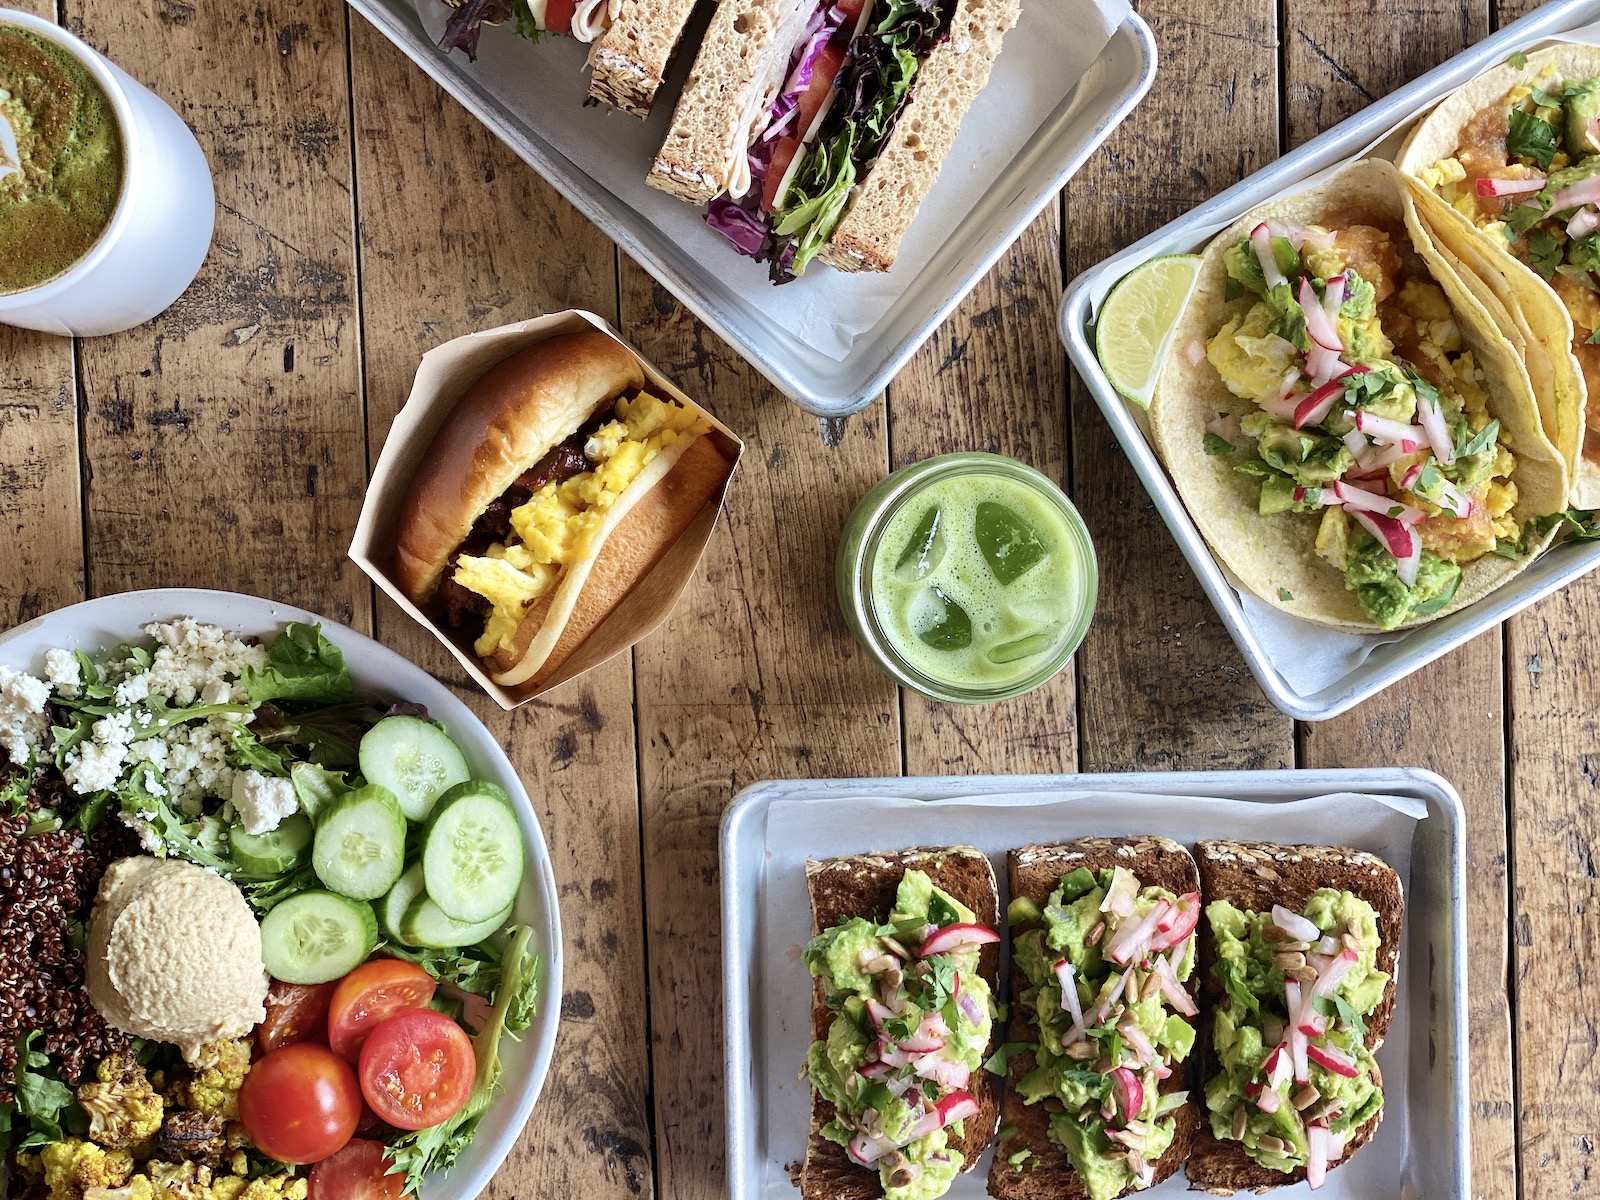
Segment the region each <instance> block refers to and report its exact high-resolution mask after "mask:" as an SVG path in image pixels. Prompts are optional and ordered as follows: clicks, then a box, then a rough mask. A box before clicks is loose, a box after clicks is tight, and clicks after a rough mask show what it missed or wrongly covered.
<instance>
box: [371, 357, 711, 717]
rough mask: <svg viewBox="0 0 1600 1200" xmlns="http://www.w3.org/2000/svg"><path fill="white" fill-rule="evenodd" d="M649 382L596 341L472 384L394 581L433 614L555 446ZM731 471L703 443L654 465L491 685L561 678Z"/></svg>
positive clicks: (684, 443) (405, 536) (420, 486)
mask: <svg viewBox="0 0 1600 1200" xmlns="http://www.w3.org/2000/svg"><path fill="white" fill-rule="evenodd" d="M644 383H645V378H644V372H643V370H642V369H641V367H640V365H639V361H638V359H637V358H636V357H635V356H634V355H633V353H632V352H631V351H629V350H628V348H627V347H626V346H624V345H622V344H621V343H620V342H618V341H617V340H616V339H615V338H612V337H609V336H607V335H606V334H604V333H600V332H598V331H595V332H583V333H569V334H562V335H560V336H558V337H553V338H550V339H548V340H546V341H543V342H539V343H538V344H537V345H534V346H530V347H529V348H528V349H526V350H521V351H518V352H517V353H516V354H513V355H512V356H511V357H509V358H507V359H505V360H504V361H502V362H501V363H499V364H498V365H496V366H495V367H494V368H493V369H492V370H490V371H489V372H488V374H486V375H484V377H483V378H482V379H480V380H479V381H478V382H477V383H475V384H473V385H472V387H471V388H469V389H468V390H467V392H466V394H465V395H463V396H462V397H461V399H460V400H459V401H457V403H456V406H455V408H454V410H453V411H452V412H451V413H450V416H449V417H448V418H447V419H446V421H445V423H444V425H443V427H442V428H440V430H439V432H438V434H437V435H436V436H435V438H434V442H433V445H432V447H431V448H430V450H429V452H428V455H427V457H426V458H425V459H423V461H422V463H421V464H420V465H419V466H418V468H417V472H416V475H415V477H414V478H413V479H412V482H411V490H410V492H409V493H408V494H407V496H406V500H405V505H404V507H403V509H402V510H401V514H400V522H399V527H398V532H397V535H396V541H395V554H394V571H395V577H396V579H397V581H398V582H399V584H400V586H401V588H402V589H403V590H404V591H405V593H406V595H407V596H409V597H410V598H411V600H412V601H413V602H414V603H416V604H417V605H419V606H421V607H427V606H428V605H429V604H430V603H431V602H432V601H433V598H434V596H435V594H436V593H437V592H438V589H439V584H440V582H441V580H442V579H443V576H444V572H445V569H446V567H447V565H448V564H449V561H450V557H451V555H453V554H454V553H455V552H456V551H457V550H458V549H460V547H461V545H462V543H463V542H465V541H466V540H467V537H468V536H469V534H470V533H471V531H472V527H473V524H474V523H475V522H476V521H477V519H478V518H479V516H481V515H482V514H483V512H484V511H485V510H486V509H487V508H488V507H489V505H490V504H491V503H493V502H494V501H495V500H496V499H498V498H499V497H500V496H501V495H502V494H503V493H504V492H505V490H506V489H507V488H508V487H510V486H511V485H512V484H513V483H515V482H516V480H517V477H518V476H519V475H521V474H522V473H523V472H524V471H527V470H528V469H529V468H531V467H533V466H534V465H535V464H536V463H538V461H539V460H540V459H541V458H543V457H544V456H545V454H547V453H548V452H549V451H550V450H551V449H552V448H553V447H554V446H556V445H557V444H558V443H560V442H561V441H563V440H565V439H566V438H568V437H570V436H571V435H572V434H573V433H575V432H577V431H578V430H579V429H580V428H582V427H583V425H584V424H585V423H586V422H588V421H589V420H590V418H592V417H594V416H595V415H596V414H597V413H601V412H603V411H606V410H608V409H609V408H610V407H611V406H612V405H613V404H615V403H616V401H617V400H618V398H619V397H621V396H622V395H624V394H626V393H628V392H631V391H634V390H637V389H639V388H642V387H643V386H644ZM680 465H681V466H682V468H683V470H682V471H681V472H680V471H678V470H676V469H675V468H678V467H679V466H680ZM729 469H730V467H729V463H728V460H727V459H726V458H725V457H724V456H723V454H722V452H721V451H720V450H719V449H718V448H717V447H716V445H715V444H714V442H713V441H712V440H711V439H709V438H706V437H705V436H703V434H694V435H690V436H686V437H684V438H681V439H680V440H679V441H678V442H676V443H674V444H673V445H671V446H669V447H667V448H665V449H664V450H662V451H661V453H659V454H658V455H656V457H655V458H654V459H652V460H651V462H650V464H649V465H648V466H647V467H646V468H645V469H644V471H643V472H642V473H641V474H640V475H639V477H638V478H637V479H635V480H634V481H633V482H632V483H631V484H629V485H628V488H627V490H626V491H625V492H624V493H623V494H622V496H621V497H619V498H618V500H617V502H616V503H615V504H613V505H612V507H611V508H610V509H609V510H608V511H607V513H606V520H605V522H604V524H603V525H602V527H601V529H600V531H599V533H598V534H597V535H596V537H595V539H594V547H595V550H594V553H592V554H591V555H590V556H589V557H587V558H585V559H581V560H579V561H577V562H574V563H570V564H568V566H567V567H566V569H565V570H564V571H562V573H561V576H560V578H559V580H558V581H557V583H556V585H555V587H553V588H551V589H550V591H549V592H547V593H546V594H545V595H544V596H542V597H541V598H540V600H539V602H538V603H537V604H536V605H535V606H534V607H532V608H531V609H529V611H528V612H527V614H526V615H525V617H524V618H523V620H522V623H521V624H520V625H519V626H518V627H517V633H516V638H515V645H514V647H513V648H512V649H510V650H507V649H505V648H504V647H499V648H497V649H496V651H495V652H494V654H493V655H491V656H489V657H488V658H486V659H485V660H484V661H485V663H486V664H487V665H488V666H489V668H490V669H491V671H492V672H493V676H494V679H495V682H496V683H499V684H500V685H501V686H503V687H520V688H533V687H537V686H538V685H539V684H540V683H542V682H543V681H544V680H546V679H548V678H550V677H551V676H553V675H554V674H555V673H556V672H557V671H558V670H559V669H560V667H561V664H562V662H563V661H565V659H566V658H567V657H568V656H569V655H570V654H571V653H572V652H573V651H574V650H576V649H577V647H578V645H579V644H580V643H582V641H583V639H584V638H586V637H588V635H589V634H590V633H592V632H593V631H594V629H595V628H596V627H597V626H598V625H599V624H600V623H601V622H602V621H603V620H604V619H605V618H606V616H607V615H609V614H610V613H611V611H612V610H613V609H615V608H616V607H617V605H618V604H619V603H621V601H622V599H623V597H625V596H626V595H627V594H628V592H629V591H630V590H631V589H632V588H633V586H634V585H635V584H637V583H638V582H639V580H640V579H642V578H643V577H644V576H645V575H646V574H648V573H649V571H650V569H651V568H652V567H654V566H655V564H656V563H657V562H658V561H659V560H660V558H661V556H662V555H663V554H665V553H666V551H667V550H668V549H669V548H670V547H671V546H672V544H673V543H674V542H675V541H676V540H677V538H678V537H679V536H680V535H681V534H682V533H683V531H684V530H685V529H686V528H688V526H689V524H690V523H691V522H692V521H693V520H694V518H695V516H696V515H697V514H698V513H699V512H700V511H701V509H702V508H704V507H705V505H706V504H707V503H708V502H709V501H710V500H711V499H712V498H713V497H714V496H715V494H716V491H717V489H718V488H719V487H720V486H721V485H722V483H723V482H724V481H725V480H726V479H727V476H728V472H729Z"/></svg>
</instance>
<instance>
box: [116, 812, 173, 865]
mask: <svg viewBox="0 0 1600 1200" xmlns="http://www.w3.org/2000/svg"><path fill="white" fill-rule="evenodd" d="M155 819H156V814H155V813H153V812H143V813H140V814H139V815H138V816H134V815H132V814H131V813H123V814H122V821H123V824H125V825H126V826H127V827H128V828H129V829H131V830H133V831H134V832H135V833H137V834H138V835H139V845H140V846H141V847H143V848H144V851H145V853H146V854H156V855H164V854H165V853H166V850H167V847H166V843H164V842H163V841H162V840H161V835H160V834H159V833H157V832H156V831H155V827H154V826H153V825H151V824H150V822H152V821H154V820H155Z"/></svg>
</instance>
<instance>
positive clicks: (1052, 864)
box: [989, 837, 1200, 1200]
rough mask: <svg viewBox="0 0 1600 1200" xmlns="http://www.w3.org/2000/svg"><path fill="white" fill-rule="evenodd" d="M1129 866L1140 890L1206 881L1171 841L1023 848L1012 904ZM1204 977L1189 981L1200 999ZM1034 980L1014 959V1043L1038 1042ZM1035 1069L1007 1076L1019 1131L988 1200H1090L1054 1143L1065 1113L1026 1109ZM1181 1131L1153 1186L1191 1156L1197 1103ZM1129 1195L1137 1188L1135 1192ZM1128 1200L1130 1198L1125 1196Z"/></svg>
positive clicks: (1008, 1110)
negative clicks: (1024, 1086) (1023, 1085)
mask: <svg viewBox="0 0 1600 1200" xmlns="http://www.w3.org/2000/svg"><path fill="white" fill-rule="evenodd" d="M1119 866H1120V867H1123V868H1124V869H1126V870H1129V871H1132V872H1133V873H1134V874H1135V875H1136V876H1138V878H1139V883H1140V886H1141V887H1163V888H1166V889H1167V890H1168V891H1170V892H1172V893H1173V894H1174V895H1183V894H1184V893H1186V892H1194V891H1198V890H1199V887H1200V878H1199V875H1198V873H1197V871H1196V869H1195V862H1194V859H1193V858H1191V857H1190V855H1189V852H1188V851H1187V850H1185V849H1184V848H1183V847H1182V846H1180V845H1179V844H1178V843H1177V842H1174V841H1172V840H1170V839H1168V838H1163V837H1131V838H1080V839H1078V840H1077V841H1072V842H1065V843H1062V844H1060V845H1054V846H1024V847H1022V848H1021V849H1020V850H1013V851H1011V853H1010V854H1009V855H1007V859H1006V870H1007V875H1008V877H1009V880H1010V886H1011V898H1012V900H1013V901H1015V900H1016V899H1018V898H1019V897H1021V898H1025V899H1028V900H1031V901H1033V902H1034V903H1035V904H1037V905H1038V906H1039V907H1040V908H1043V907H1044V905H1045V903H1046V901H1048V900H1049V898H1050V893H1051V892H1053V891H1055V889H1056V887H1057V885H1058V884H1059V883H1060V882H1061V877H1062V876H1063V875H1066V874H1068V873H1070V872H1072V871H1075V870H1077V869H1078V868H1079V867H1087V868H1088V869H1089V870H1091V871H1098V870H1101V869H1102V868H1111V867H1119ZM1198 978H1199V972H1198V971H1196V973H1195V974H1193V975H1191V976H1190V977H1189V981H1188V988H1189V991H1190V992H1191V994H1192V993H1194V991H1195V989H1196V987H1197V986H1198V984H1197V980H1198ZM1027 988H1028V978H1027V976H1026V974H1025V973H1024V972H1023V971H1022V969H1021V968H1020V967H1019V966H1018V965H1017V961H1016V958H1015V956H1013V957H1012V960H1011V1019H1010V1022H1009V1024H1008V1026H1007V1029H1006V1040H1007V1041H1008V1042H1023V1043H1027V1044H1030V1045H1032V1044H1034V1043H1036V1042H1037V1040H1038V1035H1039V1030H1038V1026H1036V1025H1035V1024H1033V1008H1032V1005H1031V1004H1025V1003H1023V1001H1022V994H1023V992H1025V991H1026V990H1027ZM1033 1067H1034V1056H1033V1051H1031V1050H1029V1051H1025V1052H1023V1053H1020V1054H1018V1055H1016V1056H1015V1057H1013V1058H1012V1059H1011V1062H1010V1064H1009V1066H1008V1068H1007V1071H1006V1088H1005V1099H1004V1101H1003V1102H1002V1105H1001V1109H1000V1121H1001V1125H1002V1127H1004V1126H1014V1127H1015V1132H1013V1133H1012V1134H1011V1135H1010V1136H1009V1137H1007V1138H1006V1139H1005V1140H1004V1141H1003V1142H1002V1143H1001V1145H1000V1148H999V1150H998V1152H997V1153H996V1154H995V1158H994V1164H993V1166H991V1167H990V1169H989V1194H990V1195H991V1196H996V1197H999V1200H1088V1195H1089V1191H1088V1188H1086V1187H1085V1186H1084V1184H1083V1181H1082V1180H1081V1179H1080V1178H1079V1177H1078V1173H1077V1171H1076V1170H1075V1169H1074V1168H1073V1166H1072V1163H1071V1161H1070V1160H1069V1159H1068V1158H1067V1155H1066V1153H1065V1152H1064V1151H1063V1150H1062V1149H1061V1148H1060V1147H1059V1146H1057V1145H1056V1144H1055V1142H1053V1141H1051V1140H1050V1115H1051V1112H1052V1111H1059V1105H1057V1104H1056V1102H1055V1101H1050V1100H1046V1101H1041V1102H1040V1103H1038V1104H1024V1103H1023V1102H1022V1098H1021V1096H1019V1095H1018V1094H1017V1084H1018V1082H1019V1081H1020V1080H1021V1079H1022V1077H1023V1076H1024V1075H1026V1074H1027V1073H1028V1072H1029V1071H1032V1070H1033ZM1187 1077H1188V1073H1187V1072H1186V1071H1180V1070H1175V1071H1174V1072H1173V1073H1172V1076H1171V1078H1169V1079H1168V1080H1166V1082H1165V1083H1163V1084H1162V1091H1164V1092H1173V1091H1179V1090H1181V1089H1183V1088H1186V1087H1187V1086H1188V1082H1187ZM1176 1121H1177V1131H1176V1134H1175V1136H1174V1137H1173V1139H1172V1145H1171V1146H1170V1147H1168V1149H1167V1152H1166V1153H1165V1154H1163V1155H1162V1156H1161V1157H1160V1158H1159V1159H1157V1160H1156V1161H1155V1162H1154V1163H1153V1164H1151V1165H1153V1166H1154V1167H1155V1171H1156V1173H1155V1182H1156V1183H1159V1182H1161V1181H1162V1180H1163V1179H1166V1178H1168V1177H1169V1176H1171V1175H1173V1174H1175V1173H1176V1172H1177V1171H1178V1169H1179V1168H1180V1167H1182V1166H1183V1163H1184V1160H1185V1159H1187V1158H1188V1156H1189V1147H1190V1144H1191V1143H1192V1141H1193V1139H1194V1135H1195V1132H1196V1130H1197V1129H1198V1128H1199V1126H1200V1115H1199V1111H1198V1109H1197V1108H1196V1107H1195V1105H1194V1104H1193V1103H1192V1102H1191V1103H1189V1104H1186V1105H1184V1107H1183V1108H1181V1109H1179V1110H1178V1112H1177V1114H1176ZM1021 1150H1028V1151H1030V1152H1031V1153H1030V1155H1029V1157H1028V1158H1027V1159H1026V1160H1025V1161H1024V1162H1023V1163H1022V1167H1021V1169H1020V1170H1019V1169H1017V1168H1015V1167H1012V1166H1011V1165H1010V1163H1009V1162H1008V1161H1007V1158H1008V1157H1009V1156H1010V1155H1013V1154H1016V1153H1017V1152H1019V1151H1021ZM1129 1190H1130V1191H1131V1189H1129ZM1125 1194H1126V1193H1125Z"/></svg>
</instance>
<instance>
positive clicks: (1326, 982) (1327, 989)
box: [1311, 950, 1361, 996]
mask: <svg viewBox="0 0 1600 1200" xmlns="http://www.w3.org/2000/svg"><path fill="white" fill-rule="evenodd" d="M1360 961H1361V958H1360V956H1359V955H1358V954H1356V952H1355V951H1354V950H1344V951H1342V952H1341V953H1340V954H1339V956H1338V957H1337V958H1335V959H1334V960H1333V961H1332V962H1331V963H1329V964H1328V968H1327V970H1325V971H1323V972H1322V974H1321V975H1320V976H1318V977H1317V982H1316V984H1315V985H1314V986H1313V987H1312V989H1311V992H1312V994H1313V995H1316V996H1331V995H1333V993H1334V992H1335V990H1337V989H1338V987H1339V984H1340V983H1342V982H1343V981H1344V977H1345V976H1346V975H1348V974H1350V971H1351V968H1353V967H1354V966H1355V965H1356V964H1357V963H1358V962H1360Z"/></svg>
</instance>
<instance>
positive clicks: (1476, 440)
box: [1456, 421, 1500, 458]
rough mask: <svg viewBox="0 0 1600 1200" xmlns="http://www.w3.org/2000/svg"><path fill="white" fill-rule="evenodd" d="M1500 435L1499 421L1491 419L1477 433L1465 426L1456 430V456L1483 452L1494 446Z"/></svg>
mask: <svg viewBox="0 0 1600 1200" xmlns="http://www.w3.org/2000/svg"><path fill="white" fill-rule="evenodd" d="M1499 437H1500V422H1499V421H1490V422H1489V423H1488V424H1487V425H1485V426H1484V427H1483V428H1482V429H1480V430H1478V432H1477V433H1472V432H1471V431H1470V430H1469V429H1467V428H1466V427H1465V426H1463V427H1462V428H1461V429H1458V430H1457V431H1456V457H1457V458H1467V457H1470V456H1471V455H1474V454H1482V453H1484V452H1485V451H1486V450H1488V449H1489V448H1490V447H1492V446H1493V445H1494V444H1495V442H1496V440H1497V439H1498V438H1499Z"/></svg>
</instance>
